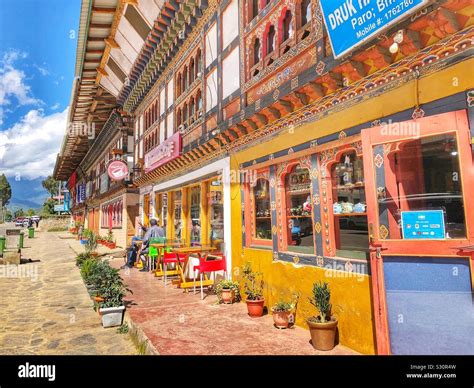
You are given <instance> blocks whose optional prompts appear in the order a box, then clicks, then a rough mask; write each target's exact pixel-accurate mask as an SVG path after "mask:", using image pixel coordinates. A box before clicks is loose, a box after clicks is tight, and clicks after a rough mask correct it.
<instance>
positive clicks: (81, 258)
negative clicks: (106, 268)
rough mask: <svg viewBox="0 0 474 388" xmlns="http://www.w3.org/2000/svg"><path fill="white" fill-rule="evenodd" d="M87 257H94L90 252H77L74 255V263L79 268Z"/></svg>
mask: <svg viewBox="0 0 474 388" xmlns="http://www.w3.org/2000/svg"><path fill="white" fill-rule="evenodd" d="M87 259H94V257H93V256H92V255H91V254H90V253H87V252H85V253H79V254H78V255H77V257H76V265H77V266H78V267H79V268H80V267H82V264H83V263H84V261H86V260H87Z"/></svg>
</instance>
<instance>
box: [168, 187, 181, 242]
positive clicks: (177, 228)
mask: <svg viewBox="0 0 474 388" xmlns="http://www.w3.org/2000/svg"><path fill="white" fill-rule="evenodd" d="M171 195H172V196H173V226H174V238H175V240H176V241H177V242H182V238H183V235H182V230H183V221H182V212H183V204H182V191H181V190H177V191H173V192H172V194H171Z"/></svg>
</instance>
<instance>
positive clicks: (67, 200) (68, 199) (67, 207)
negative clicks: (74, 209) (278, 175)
mask: <svg viewBox="0 0 474 388" xmlns="http://www.w3.org/2000/svg"><path fill="white" fill-rule="evenodd" d="M70 206H71V194H70V193H69V191H66V192H65V193H64V211H65V212H68V211H70V210H71V209H70Z"/></svg>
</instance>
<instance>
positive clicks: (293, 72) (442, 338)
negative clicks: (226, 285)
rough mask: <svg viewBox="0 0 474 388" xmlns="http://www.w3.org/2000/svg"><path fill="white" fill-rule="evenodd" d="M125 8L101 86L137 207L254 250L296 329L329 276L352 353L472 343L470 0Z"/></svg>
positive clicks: (169, 223)
mask: <svg viewBox="0 0 474 388" xmlns="http://www.w3.org/2000/svg"><path fill="white" fill-rule="evenodd" d="M145 4H146V5H147V6H148V8H147V6H145ZM120 7H121V11H120V12H121V14H122V15H123V17H121V18H120V22H119V26H118V28H117V29H116V30H113V31H111V33H110V36H109V37H108V39H107V41H108V42H109V44H110V46H108V48H107V49H106V50H109V51H108V52H107V53H106V54H105V55H104V56H103V58H102V61H101V65H100V67H99V70H98V71H99V75H98V77H97V79H96V83H98V84H99V85H102V86H103V87H104V90H106V91H107V92H108V93H110V94H111V95H113V96H114V97H116V99H117V105H118V106H119V109H120V112H121V114H123V115H126V116H127V117H130V118H132V120H133V130H134V139H133V148H134V149H133V156H134V166H133V183H134V185H135V186H136V187H137V188H138V190H139V203H140V206H139V212H140V217H141V219H142V220H143V221H144V222H147V221H148V219H149V218H150V217H157V218H159V221H160V223H161V224H162V225H163V226H164V227H165V228H166V233H167V237H168V238H169V239H170V240H179V241H181V242H184V243H186V244H190V245H191V244H203V245H204V244H215V245H219V246H220V249H221V250H223V251H224V252H225V253H226V256H227V259H228V266H229V269H231V270H232V271H230V273H232V274H233V276H235V277H238V276H239V275H238V273H239V272H238V268H240V267H241V266H242V265H243V264H244V263H245V262H251V263H252V265H253V267H254V268H255V269H256V270H258V271H260V272H262V273H263V275H264V280H265V291H264V294H265V295H264V296H265V303H266V305H267V306H271V305H272V304H274V303H275V302H277V301H278V300H280V299H284V300H285V299H289V298H293V297H294V295H298V296H299V298H298V304H297V310H296V316H295V318H296V324H297V325H300V326H303V327H305V321H306V319H307V318H308V317H310V316H312V315H314V314H315V313H316V311H314V307H313V306H312V305H311V304H310V303H309V301H308V298H309V297H310V296H311V293H312V285H313V283H314V282H316V281H326V282H328V283H329V286H330V289H331V301H332V306H333V310H332V312H333V314H334V315H335V316H336V317H337V319H338V321H339V326H338V332H339V342H340V343H342V344H343V345H346V346H348V347H351V348H352V349H354V350H356V351H359V352H361V353H366V354H373V353H378V354H414V353H423V354H425V353H432V354H436V353H441V354H443V353H452V352H458V353H470V352H471V353H472V349H474V344H473V340H472V335H470V332H469V327H472V323H473V322H472V290H473V282H474V275H473V264H472V263H473V251H474V248H473V245H474V232H473V230H474V212H473V210H472V209H474V203H473V202H474V193H473V190H474V189H473V187H474V186H473V182H474V167H473V162H472V157H473V154H472V139H473V138H474V108H473V106H474V92H473V89H474V77H473V75H472V74H473V69H474V58H473V52H474V48H473V43H474V2H473V0H445V1H442V0H438V1H423V0H404V1H398V0H397V1H388V0H380V1H365V0H364V1H362V0H361V1H353V2H346V1H339V0H338V1H333V0H331V1H328V0H320V1H318V0H296V1H290V0H278V1H277V0H273V1H271V0H268V1H266V0H223V1H218V0H183V1H155V2H153V1H148V2H145V1H140V0H139V1H125V2H120ZM129 25H131V26H133V27H134V28H129V29H128V30H126V29H125V27H127V26H129ZM140 26H141V27H140ZM121 28H122V29H121ZM138 47H139V49H138V50H137V48H138ZM133 49H135V52H136V56H133V55H132V56H127V55H129V54H127V53H131V52H132V50H133ZM114 53H115V54H114ZM108 58H112V59H113V60H111V59H108ZM117 74H119V75H121V76H117ZM68 171H71V172H72V170H68ZM66 175H67V174H66ZM445 322H450V323H449V326H450V327H449V328H448V329H447V328H446V325H445ZM433 338H436V341H434V340H433Z"/></svg>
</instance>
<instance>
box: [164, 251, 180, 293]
mask: <svg viewBox="0 0 474 388" xmlns="http://www.w3.org/2000/svg"><path fill="white" fill-rule="evenodd" d="M185 258H186V255H184V254H182V253H173V252H165V253H164V254H163V261H162V262H163V272H164V276H163V280H164V282H165V287H166V282H167V274H166V272H167V269H168V265H169V264H176V265H181V264H182V263H184V260H185Z"/></svg>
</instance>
